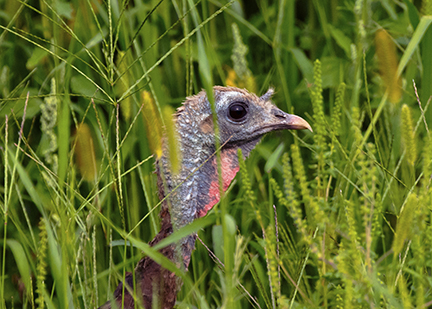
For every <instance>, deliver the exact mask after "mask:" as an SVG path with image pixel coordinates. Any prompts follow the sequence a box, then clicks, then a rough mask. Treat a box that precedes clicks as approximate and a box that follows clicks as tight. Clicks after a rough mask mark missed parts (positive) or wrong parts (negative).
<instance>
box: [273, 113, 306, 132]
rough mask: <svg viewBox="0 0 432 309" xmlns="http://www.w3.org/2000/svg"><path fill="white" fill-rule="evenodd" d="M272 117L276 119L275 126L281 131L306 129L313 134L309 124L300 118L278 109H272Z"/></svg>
mask: <svg viewBox="0 0 432 309" xmlns="http://www.w3.org/2000/svg"><path fill="white" fill-rule="evenodd" d="M272 113H273V115H274V116H275V118H276V119H277V122H278V123H277V126H278V127H281V129H282V128H283V129H289V130H303V129H308V130H309V131H311V132H313V130H312V127H311V126H310V124H309V123H308V122H307V121H306V120H304V119H303V118H302V117H299V116H296V115H291V114H287V113H285V112H283V111H281V110H280V109H273V110H272Z"/></svg>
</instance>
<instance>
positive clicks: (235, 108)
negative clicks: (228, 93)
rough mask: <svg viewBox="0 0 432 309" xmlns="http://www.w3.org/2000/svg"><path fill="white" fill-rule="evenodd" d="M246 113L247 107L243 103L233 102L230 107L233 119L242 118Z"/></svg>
mask: <svg viewBox="0 0 432 309" xmlns="http://www.w3.org/2000/svg"><path fill="white" fill-rule="evenodd" d="M246 114H247V111H246V107H245V106H244V105H243V104H233V105H231V106H230V107H229V115H230V117H231V119H232V120H236V121H239V120H242V119H243V118H244V117H245V116H246Z"/></svg>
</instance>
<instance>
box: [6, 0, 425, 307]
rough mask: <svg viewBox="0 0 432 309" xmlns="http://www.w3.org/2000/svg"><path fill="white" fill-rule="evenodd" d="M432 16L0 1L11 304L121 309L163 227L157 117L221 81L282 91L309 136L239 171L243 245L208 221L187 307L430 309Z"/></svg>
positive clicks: (324, 4)
mask: <svg viewBox="0 0 432 309" xmlns="http://www.w3.org/2000/svg"><path fill="white" fill-rule="evenodd" d="M431 15H432V1H425V0H424V1H410V0H403V1H391V0H379V1H378V0H377V1H371V0H357V1H353V0H345V1H341V0H323V1H318V0H305V1H294V0H280V1H264V0H256V1H255V0H254V1H252V0H251V1H249V0H248V1H246V0H243V1H230V2H227V1H216V0H210V1H204V0H202V1H193V0H189V1H187V0H172V1H168V0H165V1H164V0H160V1H140V0H134V1H130V0H129V1H115V0H107V1H99V0H87V1H84V0H73V1H60V0H41V1H33V0H28V1H26V0H24V1H21V0H20V1H18V0H0V119H1V120H0V132H1V134H0V157H1V162H2V163H1V164H0V167H1V168H0V179H1V180H0V193H1V194H0V205H1V210H2V216H1V217H0V218H1V219H0V220H1V223H2V224H1V225H0V231H1V233H0V235H1V237H0V239H1V240H0V242H1V244H2V246H1V253H0V256H1V259H0V260H1V262H0V264H1V274H0V276H1V278H0V280H1V281H0V304H1V307H2V308H3V307H7V308H12V307H14V308H15V307H16V308H20V307H23V308H35V307H38V308H44V307H47V308H73V307H77V308H94V307H98V306H99V305H101V304H103V303H104V302H105V301H107V300H108V299H109V298H110V297H112V293H113V291H114V289H115V287H116V286H117V284H118V282H119V281H121V280H122V279H123V278H124V273H125V271H132V270H133V269H134V267H135V265H136V263H137V261H139V259H140V258H141V257H142V256H143V255H144V254H145V252H146V250H150V251H151V249H149V248H147V247H145V246H144V244H145V243H147V242H149V241H150V240H151V239H152V238H153V237H154V235H155V234H156V233H157V231H158V228H159V219H158V215H157V214H158V211H159V200H158V197H157V194H156V192H157V186H156V175H155V173H154V160H155V159H154V157H153V156H152V153H153V151H154V149H156V148H157V145H158V140H157V136H158V135H157V131H159V132H162V131H163V130H164V125H163V123H164V122H165V121H167V120H166V119H167V117H165V118H164V117H163V116H162V115H163V114H164V111H166V110H174V109H175V108H178V107H179V106H180V105H181V102H183V101H184V99H185V97H186V96H189V95H193V94H196V93H198V92H199V91H200V90H201V89H203V88H205V87H207V86H208V85H210V84H214V85H231V86H236V87H240V88H246V89H248V90H249V91H251V92H254V93H256V94H257V95H262V94H263V93H265V91H266V90H267V89H268V88H269V87H274V88H275V90H276V93H275V95H274V98H273V101H274V103H275V104H276V105H278V106H279V107H280V108H281V109H283V110H285V111H287V112H290V113H295V114H297V115H300V116H302V117H303V118H305V119H306V120H307V121H308V122H309V123H310V124H311V126H312V127H313V129H314V133H310V132H303V131H302V132H278V133H273V134H271V135H270V136H268V137H266V138H265V139H264V141H263V142H262V143H260V144H259V145H258V146H257V148H256V150H255V151H254V152H253V153H252V155H251V157H250V158H249V159H248V160H247V161H246V162H245V164H244V165H242V167H241V171H240V174H241V175H238V176H237V178H236V181H235V183H234V184H233V185H232V186H231V187H230V189H229V192H228V194H227V195H226V196H225V200H224V203H225V205H226V207H227V208H226V209H227V212H228V214H229V222H231V223H232V224H233V226H234V229H233V231H232V235H229V236H230V237H229V239H231V242H230V243H227V242H223V241H222V239H224V238H223V237H222V236H223V235H222V234H223V229H222V227H221V223H222V222H223V220H227V219H226V218H225V217H221V216H220V211H219V210H220V207H219V206H218V207H216V208H215V210H214V211H212V212H211V213H210V214H209V215H208V216H207V217H206V218H205V220H201V221H200V222H198V223H197V225H196V226H195V230H198V235H199V237H200V240H201V241H197V244H196V250H195V252H194V253H193V256H192V261H191V266H190V269H189V272H188V273H187V274H186V279H185V285H184V286H183V289H182V291H181V292H180V293H179V297H178V304H177V306H178V307H179V308H219V307H223V308H249V307H250V308H316V307H325V308H351V307H353V308H359V307H362V308H366V307H370V308H375V307H382V308H411V307H416V308H421V307H428V306H430V305H432V296H431V287H432V276H431V266H432V265H431V261H432V256H431V255H432V228H431V219H432V217H431V214H432V213H431V210H432V198H431V195H432V189H431V186H430V183H431V176H432V163H431V161H432V143H431V140H430V133H429V127H428V126H429V124H430V123H431V121H432V109H431V108H428V106H429V98H430V95H431V94H432V57H431V55H432V54H431V50H432V30H431V27H430V24H431V22H432V17H431ZM414 86H416V87H417V88H416V89H417V90H418V97H417V96H416V90H415V87H414ZM165 114H166V112H165ZM149 119H150V120H149ZM164 119H165V120H164ZM273 206H275V207H273ZM225 232H226V231H225ZM225 236H226V235H225ZM225 239H226V237H225ZM143 251H144V253H143ZM225 251H228V252H232V254H231V255H229V254H228V255H225V254H224V252H225ZM147 252H149V251H147ZM227 256H228V257H229V259H230V260H229V261H225V260H224V259H225V258H226V257H227ZM221 263H224V264H226V265H227V266H226V267H227V268H225V266H224V265H222V264H221ZM227 274H228V275H227Z"/></svg>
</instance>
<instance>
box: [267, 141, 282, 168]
mask: <svg viewBox="0 0 432 309" xmlns="http://www.w3.org/2000/svg"><path fill="white" fill-rule="evenodd" d="M284 148H285V144H284V143H280V144H279V146H278V147H277V148H276V150H275V151H273V153H272V154H271V155H270V157H269V158H268V160H267V163H266V165H265V167H264V169H265V171H266V172H267V173H268V172H270V170H271V169H273V167H274V166H275V165H276V163H277V162H278V160H279V158H280V156H281V155H282V152H283V150H284Z"/></svg>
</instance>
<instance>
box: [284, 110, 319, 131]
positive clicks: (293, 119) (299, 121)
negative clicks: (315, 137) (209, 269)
mask: <svg viewBox="0 0 432 309" xmlns="http://www.w3.org/2000/svg"><path fill="white" fill-rule="evenodd" d="M288 116H289V117H288V121H287V122H288V129H291V130H303V129H308V130H309V131H311V132H313V130H312V127H311V126H310V124H309V123H308V122H307V121H306V120H304V119H303V118H302V117H299V116H296V115H290V114H288Z"/></svg>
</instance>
